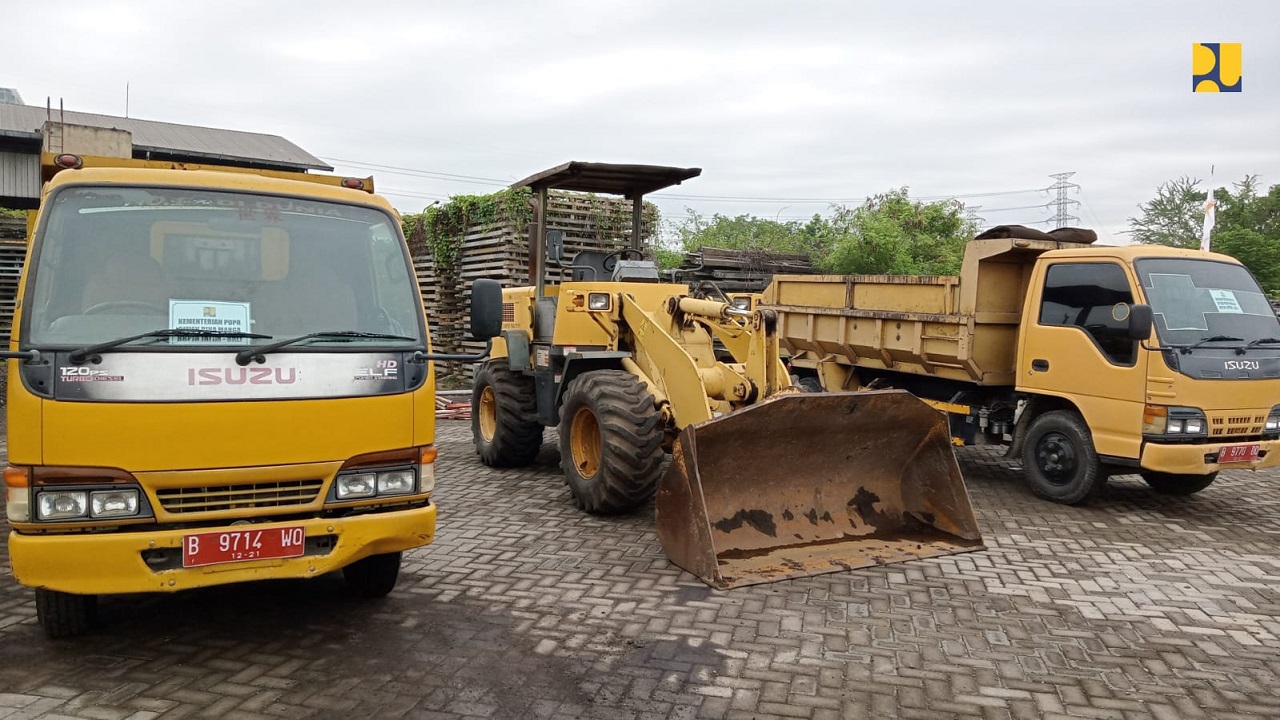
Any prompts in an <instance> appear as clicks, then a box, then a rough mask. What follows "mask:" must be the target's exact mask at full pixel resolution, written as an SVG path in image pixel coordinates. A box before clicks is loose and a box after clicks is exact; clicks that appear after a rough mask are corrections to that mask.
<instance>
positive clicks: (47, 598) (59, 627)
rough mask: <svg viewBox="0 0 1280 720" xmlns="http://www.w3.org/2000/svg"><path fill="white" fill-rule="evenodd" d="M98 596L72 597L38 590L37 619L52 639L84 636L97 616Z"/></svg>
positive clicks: (67, 594) (51, 591)
mask: <svg viewBox="0 0 1280 720" xmlns="http://www.w3.org/2000/svg"><path fill="white" fill-rule="evenodd" d="M97 609H98V598H97V596H96V595H72V594H71V593H64V592H58V591H56V590H45V589H43V588H36V618H37V619H38V620H39V621H40V627H42V628H44V632H45V634H46V635H48V636H49V637H51V638H64V637H72V636H75V635H82V634H84V633H85V632H87V631H88V630H89V627H90V626H92V625H93V621H94V617H95V616H96V615H97Z"/></svg>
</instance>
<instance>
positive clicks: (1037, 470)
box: [1022, 410, 1107, 505]
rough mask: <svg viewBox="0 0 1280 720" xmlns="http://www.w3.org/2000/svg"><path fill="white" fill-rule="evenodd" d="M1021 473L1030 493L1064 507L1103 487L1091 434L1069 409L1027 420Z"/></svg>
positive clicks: (1082, 501) (1085, 500) (1105, 481)
mask: <svg viewBox="0 0 1280 720" xmlns="http://www.w3.org/2000/svg"><path fill="white" fill-rule="evenodd" d="M1022 471H1023V473H1024V474H1025V475H1026V478H1027V484H1028V485H1030V486H1031V492H1033V493H1035V494H1036V495H1039V496H1040V497H1042V498H1044V499H1046V500H1052V501H1054V502H1058V503H1064V504H1066V505H1080V504H1082V503H1086V502H1088V501H1089V500H1090V499H1092V498H1093V497H1094V496H1095V495H1096V494H1097V493H1098V491H1100V490H1101V489H1102V488H1103V487H1105V486H1106V484H1107V476H1106V474H1105V473H1104V472H1103V471H1102V463H1101V461H1100V460H1099V459H1098V452H1097V451H1096V450H1094V448H1093V434H1092V433H1090V432H1089V426H1088V425H1086V424H1085V422H1084V418H1082V417H1080V415H1079V414H1078V413H1075V412H1072V411H1070V410H1054V411H1052V412H1047V413H1045V414H1043V415H1041V416H1039V417H1037V418H1036V419H1034V420H1032V421H1031V426H1030V427H1028V428H1027V438H1026V442H1024V443H1023V446H1022Z"/></svg>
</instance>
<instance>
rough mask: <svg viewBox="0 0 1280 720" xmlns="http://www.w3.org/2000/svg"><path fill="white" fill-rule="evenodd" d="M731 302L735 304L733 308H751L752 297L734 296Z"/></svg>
mask: <svg viewBox="0 0 1280 720" xmlns="http://www.w3.org/2000/svg"><path fill="white" fill-rule="evenodd" d="M730 304H731V305H733V308H734V309H735V310H750V309H751V298H749V297H740V298H734V299H733V302H732V303H730Z"/></svg>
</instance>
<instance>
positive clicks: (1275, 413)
mask: <svg viewBox="0 0 1280 720" xmlns="http://www.w3.org/2000/svg"><path fill="white" fill-rule="evenodd" d="M1262 431H1263V432H1280V406H1276V407H1273V408H1271V414H1270V415H1268V416H1267V422H1266V424H1265V425H1263V426H1262Z"/></svg>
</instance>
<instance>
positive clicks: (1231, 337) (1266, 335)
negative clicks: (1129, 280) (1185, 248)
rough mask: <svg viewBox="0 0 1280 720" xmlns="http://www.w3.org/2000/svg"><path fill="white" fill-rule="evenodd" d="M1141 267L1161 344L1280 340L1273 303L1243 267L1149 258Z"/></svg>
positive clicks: (1211, 344) (1210, 344)
mask: <svg viewBox="0 0 1280 720" xmlns="http://www.w3.org/2000/svg"><path fill="white" fill-rule="evenodd" d="M1136 266H1137V270H1138V277H1139V279H1140V280H1141V282H1142V289H1143V292H1144V293H1146V296H1147V302H1148V304H1150V305H1151V310H1152V311H1153V313H1154V314H1155V325H1156V333H1157V334H1158V335H1159V337H1160V342H1161V343H1163V344H1166V345H1193V344H1196V343H1205V345H1202V346H1207V347H1215V346H1216V347H1225V346H1230V347H1236V346H1240V345H1243V344H1245V343H1249V342H1255V341H1266V340H1270V339H1274V338H1280V321H1278V320H1277V319H1276V314H1275V311H1274V310H1273V309H1272V308H1271V303H1270V302H1268V300H1267V296H1266V294H1264V293H1263V292H1262V288H1260V287H1258V283H1257V281H1255V280H1254V279H1253V276H1252V275H1250V274H1249V271H1248V270H1245V269H1244V267H1243V266H1241V265H1236V264H1234V263H1226V262H1218V261H1215V260H1190V259H1182V258H1147V259H1142V260H1138V261H1137V263H1136ZM1216 338H1224V339H1223V340H1216Z"/></svg>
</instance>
